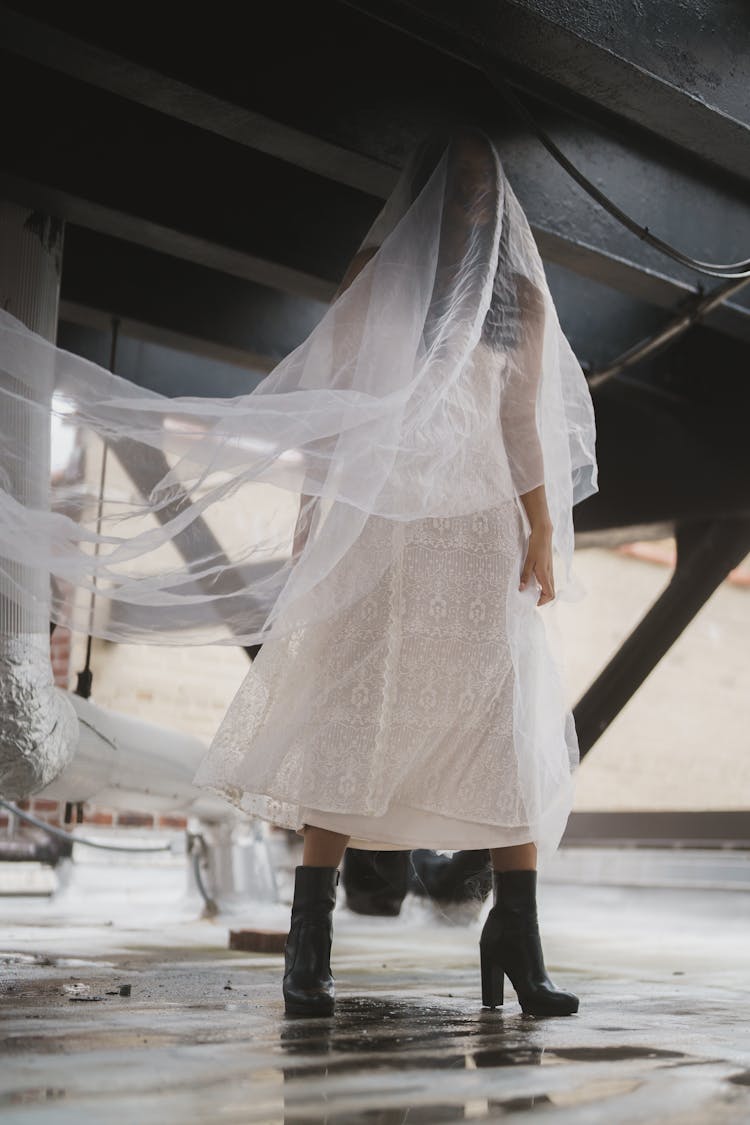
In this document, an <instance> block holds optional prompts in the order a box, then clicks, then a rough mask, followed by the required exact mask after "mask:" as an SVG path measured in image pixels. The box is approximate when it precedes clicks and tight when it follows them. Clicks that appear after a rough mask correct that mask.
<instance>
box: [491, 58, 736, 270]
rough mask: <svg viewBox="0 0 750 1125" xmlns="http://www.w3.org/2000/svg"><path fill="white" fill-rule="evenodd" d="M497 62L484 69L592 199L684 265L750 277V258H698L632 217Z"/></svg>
mask: <svg viewBox="0 0 750 1125" xmlns="http://www.w3.org/2000/svg"><path fill="white" fill-rule="evenodd" d="M496 65H497V64H496V63H495V62H494V60H487V61H486V62H484V63H483V64H482V66H481V69H482V70H483V72H484V74H485V75H486V76H487V78H488V79H489V80H490V82H491V83H492V84H493V86H494V87H495V88H496V89H497V90H498V92H499V93H500V94H501V96H502V97H503V98H504V99H505V101H506V102H507V103H508V105H509V106H511V108H512V109H513V110H514V112H515V113H516V114H517V115H518V116H519V117H521V118H522V119H523V121H524V122H525V123H526V124H527V125H528V127H529V128H530V129H531V130H532V132H533V133H534V134H535V136H536V137H537V138H538V140H539V141H541V143H542V144H543V145H544V147H545V148H546V149H547V151H548V152H549V153H550V154H551V155H552V156H553V157H554V158H555V160H556V161H557V163H558V164H559V165H560V166H561V167H562V168H564V169H565V171H566V172H567V173H568V175H569V176H572V177H573V179H574V180H575V181H576V183H577V184H579V185H580V187H582V188H583V190H584V191H585V192H586V193H587V194H588V195H590V196H591V197H592V199H595V200H596V202H597V203H598V204H599V205H600V206H601V207H603V208H604V209H605V211H608V212H609V214H610V215H612V216H613V217H614V218H615V219H617V221H618V222H619V223H622V225H623V226H624V227H627V229H628V230H629V231H631V232H632V233H633V234H635V235H637V237H638V238H640V239H642V240H643V241H644V242H647V243H648V244H649V245H650V246H653V247H654V248H655V249H656V250H660V251H661V253H662V254H666V255H667V256H668V257H670V258H672V259H673V260H674V261H675V262H679V263H680V265H683V266H687V267H688V268H689V269H692V270H696V271H697V272H698V273H704V274H707V275H708V276H709V277H723V278H728V279H731V278H743V277H747V278H750V259H746V260H745V261H741V262H730V263H727V264H721V263H714V262H701V261H699V260H698V259H697V258H693V257H691V256H690V255H689V254H685V253H683V252H682V250H678V249H677V248H676V247H675V246H672V245H671V244H670V243H669V242H665V241H664V240H663V239H661V238H657V237H656V235H654V234H652V233H651V231H650V230H649V229H648V227H642V226H641V225H640V223H637V222H636V221H635V219H633V218H631V217H630V215H628V214H627V213H626V212H625V211H623V210H622V209H621V208H620V207H618V206H617V204H616V203H614V202H613V201H612V200H611V199H610V198H609V196H608V195H605V194H604V192H603V191H600V189H599V188H598V187H597V186H596V184H593V183H592V182H591V180H589V179H588V178H587V177H586V176H584V174H583V172H581V171H579V169H578V168H577V167H576V166H575V164H573V162H572V161H571V160H569V159H568V157H567V156H566V155H565V153H564V152H562V150H561V149H559V148H558V146H557V145H556V144H555V142H554V141H553V140H552V138H551V137H550V135H549V133H547V132H546V131H545V130H544V129H543V128H542V127H541V125H539V124H538V122H537V120H536V118H535V117H534V116H533V114H531V113H530V112H529V110H528V109H527V108H526V106H525V105H523V103H522V102H521V101H520V100H519V99H518V97H517V96H516V94H515V93H514V92H513V91H512V90H511V88H510V85H509V83H508V81H507V79H505V78H504V77H501V76H500V75H499V74H496V73H493V70H494V67H495V66H496Z"/></svg>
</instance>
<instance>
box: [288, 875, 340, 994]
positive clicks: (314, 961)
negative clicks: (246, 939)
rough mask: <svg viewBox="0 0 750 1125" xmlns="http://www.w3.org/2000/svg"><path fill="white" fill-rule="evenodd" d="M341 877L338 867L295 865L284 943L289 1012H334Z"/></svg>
mask: <svg viewBox="0 0 750 1125" xmlns="http://www.w3.org/2000/svg"><path fill="white" fill-rule="evenodd" d="M338 881H339V871H338V868H337V867H306V866H299V867H296V868H295V871H294V901H293V903H292V917H291V923H290V926H289V934H288V935H287V939H286V945H285V947H284V984H283V992H284V1003H285V1005H286V1012H287V1015H293V1016H330V1015H331V1014H332V1013H333V1007H334V984H333V975H332V973H331V941H332V939H333V908H334V906H335V905H336V887H337V885H338Z"/></svg>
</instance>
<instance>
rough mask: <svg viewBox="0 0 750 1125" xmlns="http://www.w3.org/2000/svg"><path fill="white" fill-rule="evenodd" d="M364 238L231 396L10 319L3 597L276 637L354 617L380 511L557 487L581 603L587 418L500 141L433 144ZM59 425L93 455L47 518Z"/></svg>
mask: <svg viewBox="0 0 750 1125" xmlns="http://www.w3.org/2000/svg"><path fill="white" fill-rule="evenodd" d="M366 247H370V248H371V250H372V251H374V252H373V253H372V254H371V256H370V258H369V260H368V261H367V264H366V265H365V266H364V268H363V269H362V270H361V272H360V273H359V274H358V275H357V276H356V277H355V279H354V281H353V282H352V284H351V285H350V286H349V287H348V288H347V289H346V290H345V291H344V292H343V293H342V294H341V295H340V296H339V297H338V298H337V299H336V300H335V301H334V302H333V303H332V304H331V306H330V307H329V309H328V310H327V311H326V313H325V315H324V316H323V318H322V320H321V321H320V322H319V323H318V325H317V326H316V327H315V329H314V330H313V331H312V332H311V333H310V335H309V336H308V337H307V339H306V340H304V342H303V343H302V344H300V345H299V346H298V347H297V348H296V349H295V350H294V351H292V352H291V353H290V354H289V355H288V356H286V357H285V358H284V359H283V360H282V361H281V362H280V363H279V364H278V365H277V366H276V367H275V368H274V369H273V370H272V371H271V372H270V374H269V375H268V376H267V377H266V378H264V379H263V381H262V382H261V383H260V384H259V386H257V387H256V388H255V390H254V391H252V393H249V394H245V395H240V396H237V397H235V398H224V399H219V398H208V397H179V398H168V397H166V396H164V395H161V394H158V393H155V392H152V391H149V390H146V389H144V388H142V387H138V386H136V385H134V384H132V383H130V382H128V381H127V380H125V379H122V378H120V377H118V376H117V375H114V374H112V373H111V372H109V371H107V370H106V369H104V368H102V367H100V366H97V365H96V364H94V363H91V362H88V361H86V360H84V359H82V358H80V357H78V356H76V355H73V354H71V353H68V352H65V351H63V350H61V349H58V348H56V347H55V346H53V345H52V344H50V343H48V342H47V341H45V340H44V339H43V338H42V337H40V336H37V335H35V334H34V333H32V332H30V331H29V330H27V329H26V328H25V327H24V325H23V324H21V323H20V322H19V321H18V320H16V319H15V318H14V317H12V316H11V315H9V314H8V313H5V312H3V313H0V428H1V433H0V437H1V439H2V446H1V447H0V540H1V541H2V549H1V550H0V555H1V556H2V558H1V559H0V594H1V595H2V596H3V597H5V598H8V599H10V600H11V601H17V602H19V603H20V604H24V603H26V602H28V601H29V600H30V599H34V598H36V597H38V596H39V589H40V585H39V576H40V575H44V574H49V575H51V576H52V606H51V617H52V620H54V621H56V622H58V623H60V624H64V625H68V626H71V627H72V628H73V629H75V630H79V631H83V632H88V633H91V634H93V635H95V636H100V637H105V638H109V639H111V640H115V641H139V642H148V643H158V644H185V643H189V644H208V643H216V644H245V645H246V644H254V643H259V642H262V641H264V640H265V639H267V638H269V637H273V636H280V635H282V634H284V633H286V632H288V631H289V630H290V629H292V628H297V627H299V626H301V625H304V623H305V622H306V621H312V620H320V619H322V618H325V617H326V616H327V615H330V614H333V613H336V612H339V611H340V610H341V608H342V603H341V597H342V590H341V587H340V585H337V586H336V590H335V604H334V602H333V601H331V599H330V598H329V597H328V595H327V588H328V587H327V583H326V579H327V577H328V576H330V575H331V574H332V572H334V570H335V568H336V567H337V565H338V564H339V563H340V562H341V560H342V559H343V558H344V557H345V555H346V553H347V551H348V550H349V548H350V547H351V546H352V544H353V543H354V542H355V541H356V540H357V538H358V537H359V536H360V535H361V533H362V530H363V528H364V526H365V524H366V522H367V520H368V519H370V518H373V517H374V518H382V519H386V520H389V521H392V522H393V523H394V524H396V523H397V522H399V521H408V520H413V519H418V518H422V517H436V518H440V517H447V516H452V515H458V514H467V513H471V512H476V511H482V510H484V509H486V508H488V507H491V506H492V505H493V504H496V503H498V502H502V501H504V500H508V499H512V498H517V497H518V496H519V495H520V494H522V493H523V492H525V491H528V490H530V489H532V488H534V487H536V486H537V485H539V484H542V483H544V484H545V485H546V491H547V498H548V504H549V507H550V514H551V517H552V522H553V526H554V546H555V549H556V551H557V554H558V556H559V560H560V564H561V565H560V566H558V568H557V573H556V581H557V596H558V598H575V597H578V596H579V595H580V592H581V589H580V587H579V585H578V584H577V582H576V581H575V579H574V576H573V574H572V571H571V560H572V552H573V528H572V516H571V508H572V506H573V504H575V503H577V502H578V501H580V500H582V499H583V498H584V497H585V496H587V495H589V494H590V493H591V492H594V491H596V488H597V484H596V471H597V470H596V460H595V454H594V437H595V430H594V417H593V409H592V404H591V399H590V395H589V392H588V387H587V385H586V381H585V378H584V376H583V373H582V371H581V369H580V367H579V365H578V363H577V361H576V360H575V357H574V356H573V353H572V351H571V349H570V346H569V344H568V342H567V340H566V338H565V336H564V335H563V333H562V331H561V329H560V326H559V323H558V321H557V316H556V314H555V310H554V306H553V303H552V300H551V297H550V294H549V290H548V288H547V285H546V281H545V278H544V272H543V268H542V265H541V261H540V258H539V254H538V252H537V249H536V246H535V243H534V240H533V237H532V235H531V232H530V230H529V227H528V224H527V222H526V219H525V216H524V214H523V211H522V209H521V207H520V205H519V204H518V202H517V200H516V198H515V195H514V194H513V191H512V189H511V187H510V184H509V183H508V181H507V179H506V177H505V174H504V171H503V168H502V165H501V163H500V160H499V157H498V154H497V150H496V148H495V146H494V145H493V143H492V141H491V140H490V139H489V138H488V137H487V136H486V135H485V134H484V133H483V132H481V131H480V130H477V129H474V128H470V127H465V128H459V129H456V130H454V131H452V132H451V133H449V134H448V135H447V137H445V138H442V139H441V138H440V136H439V135H438V136H437V138H436V137H434V136H433V137H431V138H428V140H427V141H426V142H425V143H423V144H422V145H421V146H420V147H419V148H418V149H417V150H415V152H414V153H413V154H412V156H411V158H410V160H409V162H408V163H407V165H406V167H405V168H404V170H403V173H402V175H401V177H400V180H399V182H398V184H397V185H396V188H395V189H394V191H393V193H392V195H391V197H390V198H389V200H388V201H387V202H386V204H385V206H384V208H383V210H382V211H381V213H380V215H379V216H378V218H377V219H376V221H375V223H374V224H373V226H372V228H371V229H370V231H368V233H367V235H366V236H365V238H364V239H363V242H362V245H361V248H360V249H363V248H366ZM45 428H47V429H49V428H51V431H52V435H53V439H54V440H57V441H61V440H67V442H68V443H69V444H70V445H72V446H74V447H75V449H76V453H77V455H76V457H75V458H74V459H72V462H70V463H69V464H68V465H67V466H66V467H65V468H64V469H62V470H60V471H58V472H57V473H56V474H54V475H53V479H52V483H51V495H50V505H49V508H48V509H47V508H40V507H39V506H38V505H37V506H30V505H28V504H26V503H24V499H23V492H22V489H19V480H20V479H22V477H23V474H24V466H25V465H27V464H28V462H29V458H32V459H33V458H35V457H38V456H41V455H42V451H41V450H39V449H38V448H33V447H31V444H30V443H31V442H32V436H31V435H36V437H35V438H34V440H35V441H36V440H38V435H39V434H40V433H44V431H45ZM105 447H106V452H107V454H108V455H109V456H108V461H107V471H106V472H105V473H104V474H103V475H102V477H100V469H101V459H102V456H103V452H104V450H105ZM53 453H54V447H53ZM102 479H103V484H101V480H102ZM100 485H101V487H100ZM300 530H302V532H303V534H301V535H300ZM295 532H296V535H295ZM300 544H301V546H300ZM293 545H297V547H298V549H297V550H293ZM391 561H392V560H391V559H389V558H388V557H387V553H386V554H385V555H384V556H383V557H380V558H372V559H370V560H369V565H368V566H367V568H362V570H361V571H360V573H359V574H358V575H357V576H356V578H355V579H353V580H352V581H351V582H350V583H349V589H348V592H347V594H346V596H347V597H348V598H349V599H351V600H352V601H354V600H356V599H358V598H361V597H362V596H363V595H364V594H366V593H367V590H368V589H369V588H371V587H372V585H373V584H374V583H375V582H377V580H378V578H379V576H380V574H382V572H383V570H384V568H386V567H387V566H388V565H390V563H391ZM43 585H44V584H43ZM45 593H46V591H45Z"/></svg>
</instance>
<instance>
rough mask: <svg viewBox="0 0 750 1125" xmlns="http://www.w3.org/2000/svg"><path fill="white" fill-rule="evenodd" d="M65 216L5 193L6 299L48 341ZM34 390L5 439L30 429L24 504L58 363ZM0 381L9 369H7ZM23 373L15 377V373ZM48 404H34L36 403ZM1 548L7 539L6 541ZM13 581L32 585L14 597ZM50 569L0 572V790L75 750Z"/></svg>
mask: <svg viewBox="0 0 750 1125" xmlns="http://www.w3.org/2000/svg"><path fill="white" fill-rule="evenodd" d="M62 245H63V223H62V222H61V221H60V220H58V219H54V218H50V217H49V216H48V215H42V214H40V213H39V212H37V211H32V210H31V209H30V208H28V207H21V206H18V205H17V204H15V203H9V202H6V201H2V200H0V306H2V308H3V309H5V310H6V311H7V312H9V313H11V314H12V315H13V316H16V317H18V319H19V320H22V321H23V322H24V323H25V324H26V325H27V326H28V327H29V328H32V329H33V330H34V331H35V332H39V333H40V334H41V335H43V336H46V337H47V339H49V340H54V339H55V336H56V334H57V313H58V306H59V294H60V271H61V265H62ZM36 375H37V380H36V382H35V385H34V386H33V387H32V388H31V389H30V390H29V388H27V387H22V386H21V385H20V384H16V385H15V386H14V388H13V389H14V390H17V391H18V392H19V397H18V399H16V400H15V401H14V402H12V403H10V404H8V405H7V406H5V407H4V408H3V413H2V416H1V417H0V440H3V441H9V440H10V439H11V435H23V442H22V445H23V447H24V448H26V449H29V450H31V451H32V456H31V457H30V458H29V460H28V463H26V464H19V465H18V466H17V468H16V469H15V470H14V471H12V472H11V474H10V480H9V481H6V482H4V483H5V484H6V487H8V486H9V487H10V489H11V490H12V492H13V494H14V495H15V496H16V497H17V498H18V499H19V500H21V501H22V502H23V503H24V504H29V505H31V506H33V507H37V508H41V507H44V506H46V505H48V504H49V489H50V423H49V415H48V412H47V409H46V406H47V404H48V403H49V401H50V399H51V396H52V391H53V386H54V370H53V366H52V364H51V363H50V366H49V368H48V369H47V370H40V371H39V372H38V373H36ZM0 380H3V381H4V382H5V383H6V384H7V383H8V382H9V380H10V377H9V376H8V375H6V374H5V373H4V372H2V370H0ZM14 382H15V381H14ZM35 403H36V404H39V405H42V406H43V407H44V409H41V410H40V409H35V408H34V404H35ZM0 552H1V547H0ZM9 583H13V584H14V585H15V586H20V587H21V588H22V589H23V590H25V591H26V592H27V593H28V595H29V596H28V597H26V598H25V599H24V602H23V605H19V604H18V601H17V600H15V599H12V598H9V597H8V596H7V595H8V593H9V589H10V586H9ZM49 606H50V588H49V576H48V575H47V574H45V573H42V572H38V571H33V570H30V569H29V568H27V567H21V566H19V565H17V564H15V563H12V562H9V561H8V560H4V561H3V569H2V572H0V793H2V794H3V795H4V796H5V797H10V798H14V799H15V798H19V797H25V796H28V795H29V794H30V793H33V792H35V791H36V790H37V789H40V788H41V787H42V786H44V785H46V784H47V783H48V782H50V781H51V780H52V779H53V778H54V777H56V776H57V774H58V773H59V772H60V770H61V769H63V768H64V766H65V765H66V764H67V762H68V761H69V759H70V758H71V756H72V754H73V751H74V748H75V745H76V743H77V719H76V715H75V711H74V710H73V707H72V705H71V704H70V702H69V701H68V700H67V699H65V698H64V696H62V695H61V694H60V693H58V692H56V691H55V689H54V686H53V679H52V667H51V662H50V648H49Z"/></svg>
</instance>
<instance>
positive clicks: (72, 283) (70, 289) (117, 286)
mask: <svg viewBox="0 0 750 1125" xmlns="http://www.w3.org/2000/svg"><path fill="white" fill-rule="evenodd" d="M60 297H61V300H62V302H63V306H64V307H63V309H62V310H61V312H62V313H63V315H66V316H67V319H69V320H74V321H78V322H79V323H81V322H82V323H85V324H88V325H90V326H92V327H95V326H96V325H97V320H96V318H95V317H94V316H92V315H91V314H93V313H94V311H95V310H99V312H100V313H107V314H112V315H116V316H117V317H118V318H120V319H121V320H124V321H130V322H131V323H132V324H133V325H134V327H135V331H136V334H137V335H138V336H139V337H140V338H142V339H143V338H145V335H144V331H142V330H140V328H139V327H138V326H144V328H145V326H151V330H152V332H151V334H149V336H148V338H150V339H151V340H153V341H154V342H157V343H158V342H160V341H159V340H158V338H157V337H155V336H154V334H153V333H154V332H155V331H157V330H158V331H160V332H162V333H164V334H165V335H164V338H163V340H162V341H161V342H163V343H164V344H166V345H167V346H169V344H170V342H179V340H180V339H182V340H183V341H184V342H185V344H187V345H188V346H191V347H192V345H193V342H194V343H195V345H197V347H198V348H199V349H200V350H201V352H202V353H203V354H212V355H213V356H214V358H216V359H227V360H229V361H230V362H234V363H242V364H243V366H245V367H248V368H253V369H255V370H270V368H271V367H273V366H274V364H276V363H278V361H279V360H280V359H282V358H283V357H284V356H286V355H288V354H289V353H290V352H291V351H292V350H293V349H294V348H296V347H297V345H298V344H300V343H301V342H302V340H304V339H305V337H306V336H307V335H308V334H309V333H310V332H311V331H312V329H313V328H314V327H315V325H316V324H317V323H318V321H319V320H320V318H321V317H322V316H323V314H324V312H325V310H326V307H327V305H326V304H325V303H324V302H319V301H312V300H307V299H304V298H301V297H295V296H290V295H289V294H287V293H282V292H280V291H279V290H278V289H273V288H269V287H267V286H263V285H259V284H257V283H255V282H250V281H246V280H244V279H240V278H237V277H232V276H230V275H229V274H227V273H223V272H217V271H215V270H210V269H206V268H205V267H203V266H200V265H196V264H193V263H189V262H186V261H180V260H178V259H176V258H174V257H172V256H171V255H166V254H161V253H158V252H157V251H156V250H154V249H153V248H146V247H143V246H137V245H134V244H133V243H130V242H125V241H122V240H121V239H116V238H109V237H107V236H103V235H101V234H96V233H94V232H92V231H90V230H86V229H84V228H81V227H76V226H72V225H69V226H68V228H67V230H66V233H65V254H64V257H63V271H62V284H61V291H60ZM86 310H88V314H87V311H86ZM100 320H101V318H99V321H100ZM170 337H171V340H170ZM196 393H199V394H200V393H201V391H199V390H198V391H197V392H196ZM203 393H206V394H208V393H213V392H211V391H210V390H209V389H208V388H207V389H206V390H205V391H204V392H203Z"/></svg>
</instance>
